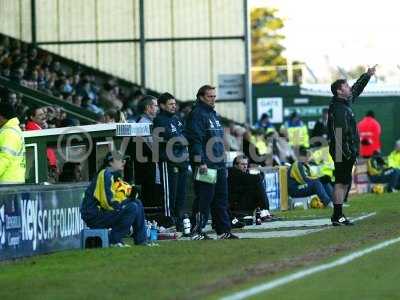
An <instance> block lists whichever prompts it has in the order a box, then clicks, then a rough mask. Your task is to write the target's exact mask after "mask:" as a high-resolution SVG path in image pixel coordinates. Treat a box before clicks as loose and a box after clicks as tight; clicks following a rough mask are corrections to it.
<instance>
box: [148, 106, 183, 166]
mask: <svg viewBox="0 0 400 300" xmlns="http://www.w3.org/2000/svg"><path fill="white" fill-rule="evenodd" d="M158 127H162V128H163V129H164V130H163V131H161V132H160V133H159V137H160V138H162V139H163V141H162V142H160V143H159V145H160V152H159V153H160V161H169V162H171V159H172V162H176V161H174V160H173V157H174V158H177V159H178V160H179V161H178V162H180V163H181V162H184V161H187V159H188V148H187V145H186V144H187V142H186V140H185V137H184V135H183V131H184V125H183V122H182V120H181V119H180V118H179V117H178V116H177V115H176V114H172V113H169V112H167V111H165V110H161V111H160V113H159V114H158V115H157V117H156V118H155V119H154V120H153V128H154V130H153V131H155V130H156V129H157V128H158ZM171 139H173V141H171ZM153 140H154V141H156V139H155V138H153ZM168 141H171V142H173V146H172V148H169V149H171V150H172V152H173V157H171V154H170V155H169V157H168V156H167V143H168ZM169 147H171V146H169ZM171 150H169V151H171Z"/></svg>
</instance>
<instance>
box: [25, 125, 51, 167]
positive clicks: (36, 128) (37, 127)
mask: <svg viewBox="0 0 400 300" xmlns="http://www.w3.org/2000/svg"><path fill="white" fill-rule="evenodd" d="M25 130H26V131H30V130H42V127H40V125H39V124H38V123H36V122H34V121H32V120H29V121H28V122H26V124H25ZM46 152H47V161H48V162H49V165H50V166H51V167H52V168H57V156H56V152H55V151H54V149H52V148H47V149H46Z"/></svg>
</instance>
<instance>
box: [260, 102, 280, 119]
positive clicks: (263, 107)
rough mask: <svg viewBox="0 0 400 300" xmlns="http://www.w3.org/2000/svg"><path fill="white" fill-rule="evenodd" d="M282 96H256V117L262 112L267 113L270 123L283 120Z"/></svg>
mask: <svg viewBox="0 0 400 300" xmlns="http://www.w3.org/2000/svg"><path fill="white" fill-rule="evenodd" d="M282 102H283V101H282V98H278V97H276V98H258V99H257V119H260V117H261V115H262V114H263V113H266V114H268V116H269V119H270V122H271V123H282V122H283V105H282Z"/></svg>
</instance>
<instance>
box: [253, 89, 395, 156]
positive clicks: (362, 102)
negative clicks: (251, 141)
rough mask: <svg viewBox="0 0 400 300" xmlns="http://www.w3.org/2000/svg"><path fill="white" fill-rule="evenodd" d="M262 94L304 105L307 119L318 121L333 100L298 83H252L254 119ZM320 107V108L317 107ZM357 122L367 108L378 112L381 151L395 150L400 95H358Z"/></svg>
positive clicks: (287, 102) (297, 106)
mask: <svg viewBox="0 0 400 300" xmlns="http://www.w3.org/2000/svg"><path fill="white" fill-rule="evenodd" d="M262 97H280V98H283V109H285V108H289V107H296V108H301V109H302V110H303V111H306V113H308V114H309V115H308V116H304V115H303V116H302V119H303V120H304V121H306V122H307V121H316V120H318V118H319V116H318V115H317V113H318V112H319V108H322V107H327V106H328V105H329V102H330V100H331V97H329V96H315V95H307V94H300V88H299V86H279V85H267V84H262V85H260V84H256V85H253V120H256V119H257V99H258V98H262ZM298 98H303V99H304V98H307V99H308V103H307V104H295V103H294V99H298ZM317 108H318V109H317ZM353 110H354V113H355V115H356V118H357V122H358V121H359V120H361V119H362V118H363V117H364V115H365V113H366V112H367V111H368V110H373V111H374V112H375V116H376V119H377V120H378V121H379V123H380V124H381V127H382V136H381V141H382V151H383V154H385V155H387V154H389V153H390V151H392V149H393V146H394V143H395V141H396V140H398V139H400V97H399V96H378V95H377V96H366V97H362V96H361V97H359V98H358V99H357V100H356V102H355V103H354V104H353Z"/></svg>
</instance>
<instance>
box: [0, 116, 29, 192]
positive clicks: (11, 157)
mask: <svg viewBox="0 0 400 300" xmlns="http://www.w3.org/2000/svg"><path fill="white" fill-rule="evenodd" d="M25 168H26V162H25V142H24V137H23V135H22V131H21V129H20V128H19V120H18V118H12V119H10V120H8V121H7V122H6V123H5V124H4V125H3V127H1V128H0V184H16V183H25Z"/></svg>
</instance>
